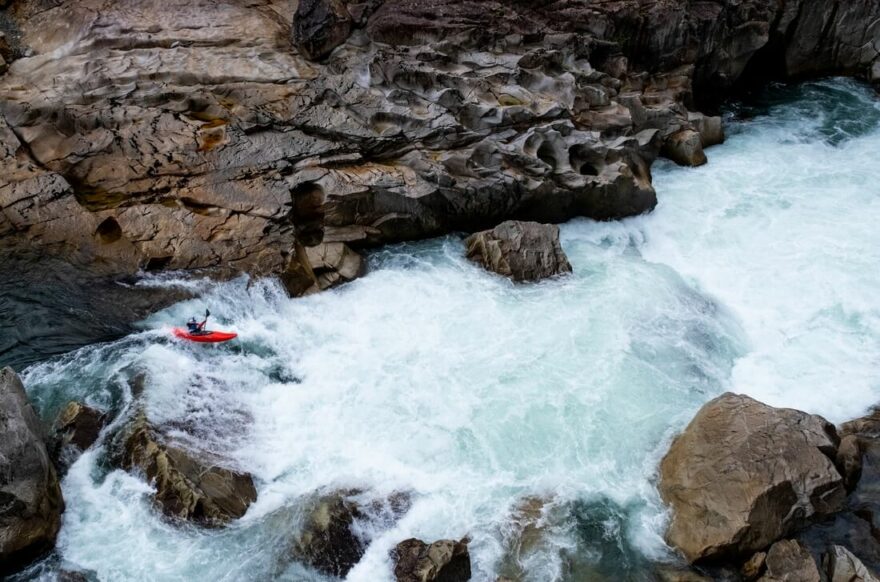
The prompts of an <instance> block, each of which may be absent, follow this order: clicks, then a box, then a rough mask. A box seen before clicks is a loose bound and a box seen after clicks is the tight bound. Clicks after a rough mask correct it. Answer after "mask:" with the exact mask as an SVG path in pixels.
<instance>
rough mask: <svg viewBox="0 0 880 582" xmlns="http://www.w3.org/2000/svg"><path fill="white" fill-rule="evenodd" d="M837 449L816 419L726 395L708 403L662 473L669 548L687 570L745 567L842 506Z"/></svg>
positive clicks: (831, 431) (662, 466) (826, 425)
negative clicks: (743, 562) (732, 563)
mask: <svg viewBox="0 0 880 582" xmlns="http://www.w3.org/2000/svg"><path fill="white" fill-rule="evenodd" d="M838 443H839V441H838V437H837V434H836V431H835V429H834V427H833V426H832V425H831V424H829V423H828V422H827V421H826V420H824V419H823V418H821V417H819V416H813V415H809V414H806V413H803V412H800V411H797V410H792V409H784V408H773V407H770V406H767V405H765V404H762V403H760V402H758V401H756V400H753V399H751V398H749V397H747V396H740V395H736V394H730V393H727V394H724V395H722V396H720V397H718V398H716V399H714V400H712V401H710V402H708V403H707V404H706V405H705V406H703V408H702V409H701V410H700V412H699V413H698V414H697V415H696V417H694V419H693V420H692V421H691V423H690V424H689V425H688V427H687V428H686V429H685V431H684V433H682V434H681V435H680V436H679V437H677V438H676V439H675V441H674V442H673V444H672V446H671V447H670V450H669V452H668V453H667V454H666V456H665V457H664V458H663V461H662V462H661V464H660V484H659V489H660V494H661V496H662V497H663V499H664V501H666V503H668V504H669V505H670V507H671V509H672V512H673V516H672V522H671V524H670V526H669V529H668V531H667V540H668V541H669V542H670V544H671V545H673V546H675V547H677V548H679V549H680V550H681V551H682V553H683V554H684V555H685V557H686V558H687V559H688V560H689V561H691V562H698V561H717V560H723V559H728V558H740V559H746V558H748V557H749V556H751V555H752V554H753V553H754V552H756V551H759V550H762V549H764V548H766V547H767V546H769V545H770V544H771V543H773V542H774V541H776V540H779V539H780V538H782V537H784V536H786V535H789V534H790V533H792V532H793V531H795V530H796V529H797V528H799V527H802V526H803V525H805V524H806V523H808V522H809V521H810V520H811V519H814V518H817V517H823V516H827V515H829V514H832V513H834V512H835V511H837V510H839V509H841V508H842V507H843V504H844V501H845V498H846V492H845V489H844V484H843V477H842V476H841V475H840V473H839V472H838V470H837V468H836V467H835V465H834V463H833V461H832V459H834V458H835V455H836V452H837V447H838ZM768 559H769V557H768Z"/></svg>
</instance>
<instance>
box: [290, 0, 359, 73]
mask: <svg viewBox="0 0 880 582" xmlns="http://www.w3.org/2000/svg"><path fill="white" fill-rule="evenodd" d="M351 26H352V21H351V15H350V14H349V13H348V9H347V8H346V6H345V2H343V1H342V0H300V3H299V6H297V9H296V13H295V14H294V16H293V43H294V44H295V45H296V47H297V49H299V51H300V52H301V53H302V54H303V55H304V56H305V57H306V58H308V59H311V60H315V61H318V60H321V59H323V58H325V57H327V56H329V55H330V53H331V52H333V49H335V48H336V47H338V46H339V45H341V44H342V43H343V42H345V40H346V39H347V38H348V35H349V34H351Z"/></svg>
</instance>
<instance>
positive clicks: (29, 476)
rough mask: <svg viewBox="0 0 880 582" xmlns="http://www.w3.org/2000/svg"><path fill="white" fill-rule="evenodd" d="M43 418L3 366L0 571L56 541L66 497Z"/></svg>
mask: <svg viewBox="0 0 880 582" xmlns="http://www.w3.org/2000/svg"><path fill="white" fill-rule="evenodd" d="M43 438H44V434H43V428H42V425H41V424H40V419H39V418H38V417H37V414H36V412H34V409H33V407H32V406H31V404H30V402H29V401H28V398H27V394H26V393H25V391H24V386H22V384H21V380H19V378H18V376H17V375H16V374H15V372H14V371H13V370H12V368H4V369H2V370H0V576H2V575H3V574H5V573H8V572H11V571H14V570H17V569H19V568H21V567H22V566H24V565H26V564H27V563H28V562H29V561H31V560H32V559H34V558H36V557H38V556H39V555H40V554H42V553H44V552H46V551H48V550H50V549H51V548H52V547H53V546H54V545H55V538H56V536H57V534H58V529H59V528H60V526H61V512H62V511H64V500H63V499H62V496H61V487H60V485H59V483H58V477H57V476H56V474H55V468H54V467H53V466H52V463H51V461H50V459H49V454H48V452H47V451H46V445H45V443H44V441H43Z"/></svg>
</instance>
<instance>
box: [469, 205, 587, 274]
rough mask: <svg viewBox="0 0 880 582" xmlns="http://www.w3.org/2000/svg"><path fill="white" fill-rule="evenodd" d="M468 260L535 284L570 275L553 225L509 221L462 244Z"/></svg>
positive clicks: (479, 233) (557, 229) (477, 234)
mask: <svg viewBox="0 0 880 582" xmlns="http://www.w3.org/2000/svg"><path fill="white" fill-rule="evenodd" d="M465 244H466V245H467V257H468V258H469V259H470V260H472V261H474V262H475V263H478V264H480V265H482V266H483V267H485V268H486V269H488V270H489V271H494V272H495V273H498V274H499V275H504V276H505V277H510V278H511V279H513V280H514V281H537V280H539V279H546V278H547V277H552V276H554V275H559V274H563V273H570V272H571V264H570V263H569V262H568V257H566V256H565V252H564V251H563V250H562V245H561V244H559V227H558V226H556V225H553V224H539V223H537V222H521V221H515V220H509V221H507V222H502V223H501V224H499V225H498V226H496V227H495V228H493V229H492V230H486V231H483V232H478V233H476V234H473V235H471V236H470V237H468V239H467V240H466V241H465Z"/></svg>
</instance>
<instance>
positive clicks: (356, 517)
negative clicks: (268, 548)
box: [293, 490, 410, 577]
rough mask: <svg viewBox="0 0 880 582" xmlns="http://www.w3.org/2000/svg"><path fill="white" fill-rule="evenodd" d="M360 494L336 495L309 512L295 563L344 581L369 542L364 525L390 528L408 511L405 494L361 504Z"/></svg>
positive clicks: (297, 543)
mask: <svg viewBox="0 0 880 582" xmlns="http://www.w3.org/2000/svg"><path fill="white" fill-rule="evenodd" d="M363 496H364V492H362V491H359V490H346V491H336V492H334V493H330V494H328V495H323V496H321V497H319V498H318V499H317V500H316V501H315V502H314V503H313V504H312V505H311V506H310V507H309V509H308V511H307V514H306V519H305V520H304V523H303V527H302V530H301V531H300V533H299V535H298V537H297V539H296V540H295V543H294V547H293V555H294V557H296V558H297V559H299V560H301V561H303V562H305V563H307V564H309V565H311V566H312V567H314V568H315V569H316V570H319V571H320V572H323V573H325V574H329V575H331V576H339V577H345V576H346V575H347V574H348V572H349V570H351V569H352V568H353V567H354V566H355V564H357V563H358V562H359V561H360V559H361V558H362V557H363V555H364V551H365V550H366V548H367V545H368V543H369V541H370V540H368V539H365V538H364V537H363V535H364V534H363V533H359V532H363V530H364V527H363V526H364V525H365V524H367V523H370V522H373V523H376V522H380V523H382V524H383V525H384V526H390V525H392V524H393V523H394V522H396V521H397V520H398V519H399V518H400V516H402V515H403V514H404V513H406V511H407V510H408V509H409V507H410V497H409V495H408V494H406V493H396V494H394V495H392V496H390V497H388V498H387V499H381V500H375V499H374V500H370V501H368V502H364V501H363Z"/></svg>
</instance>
